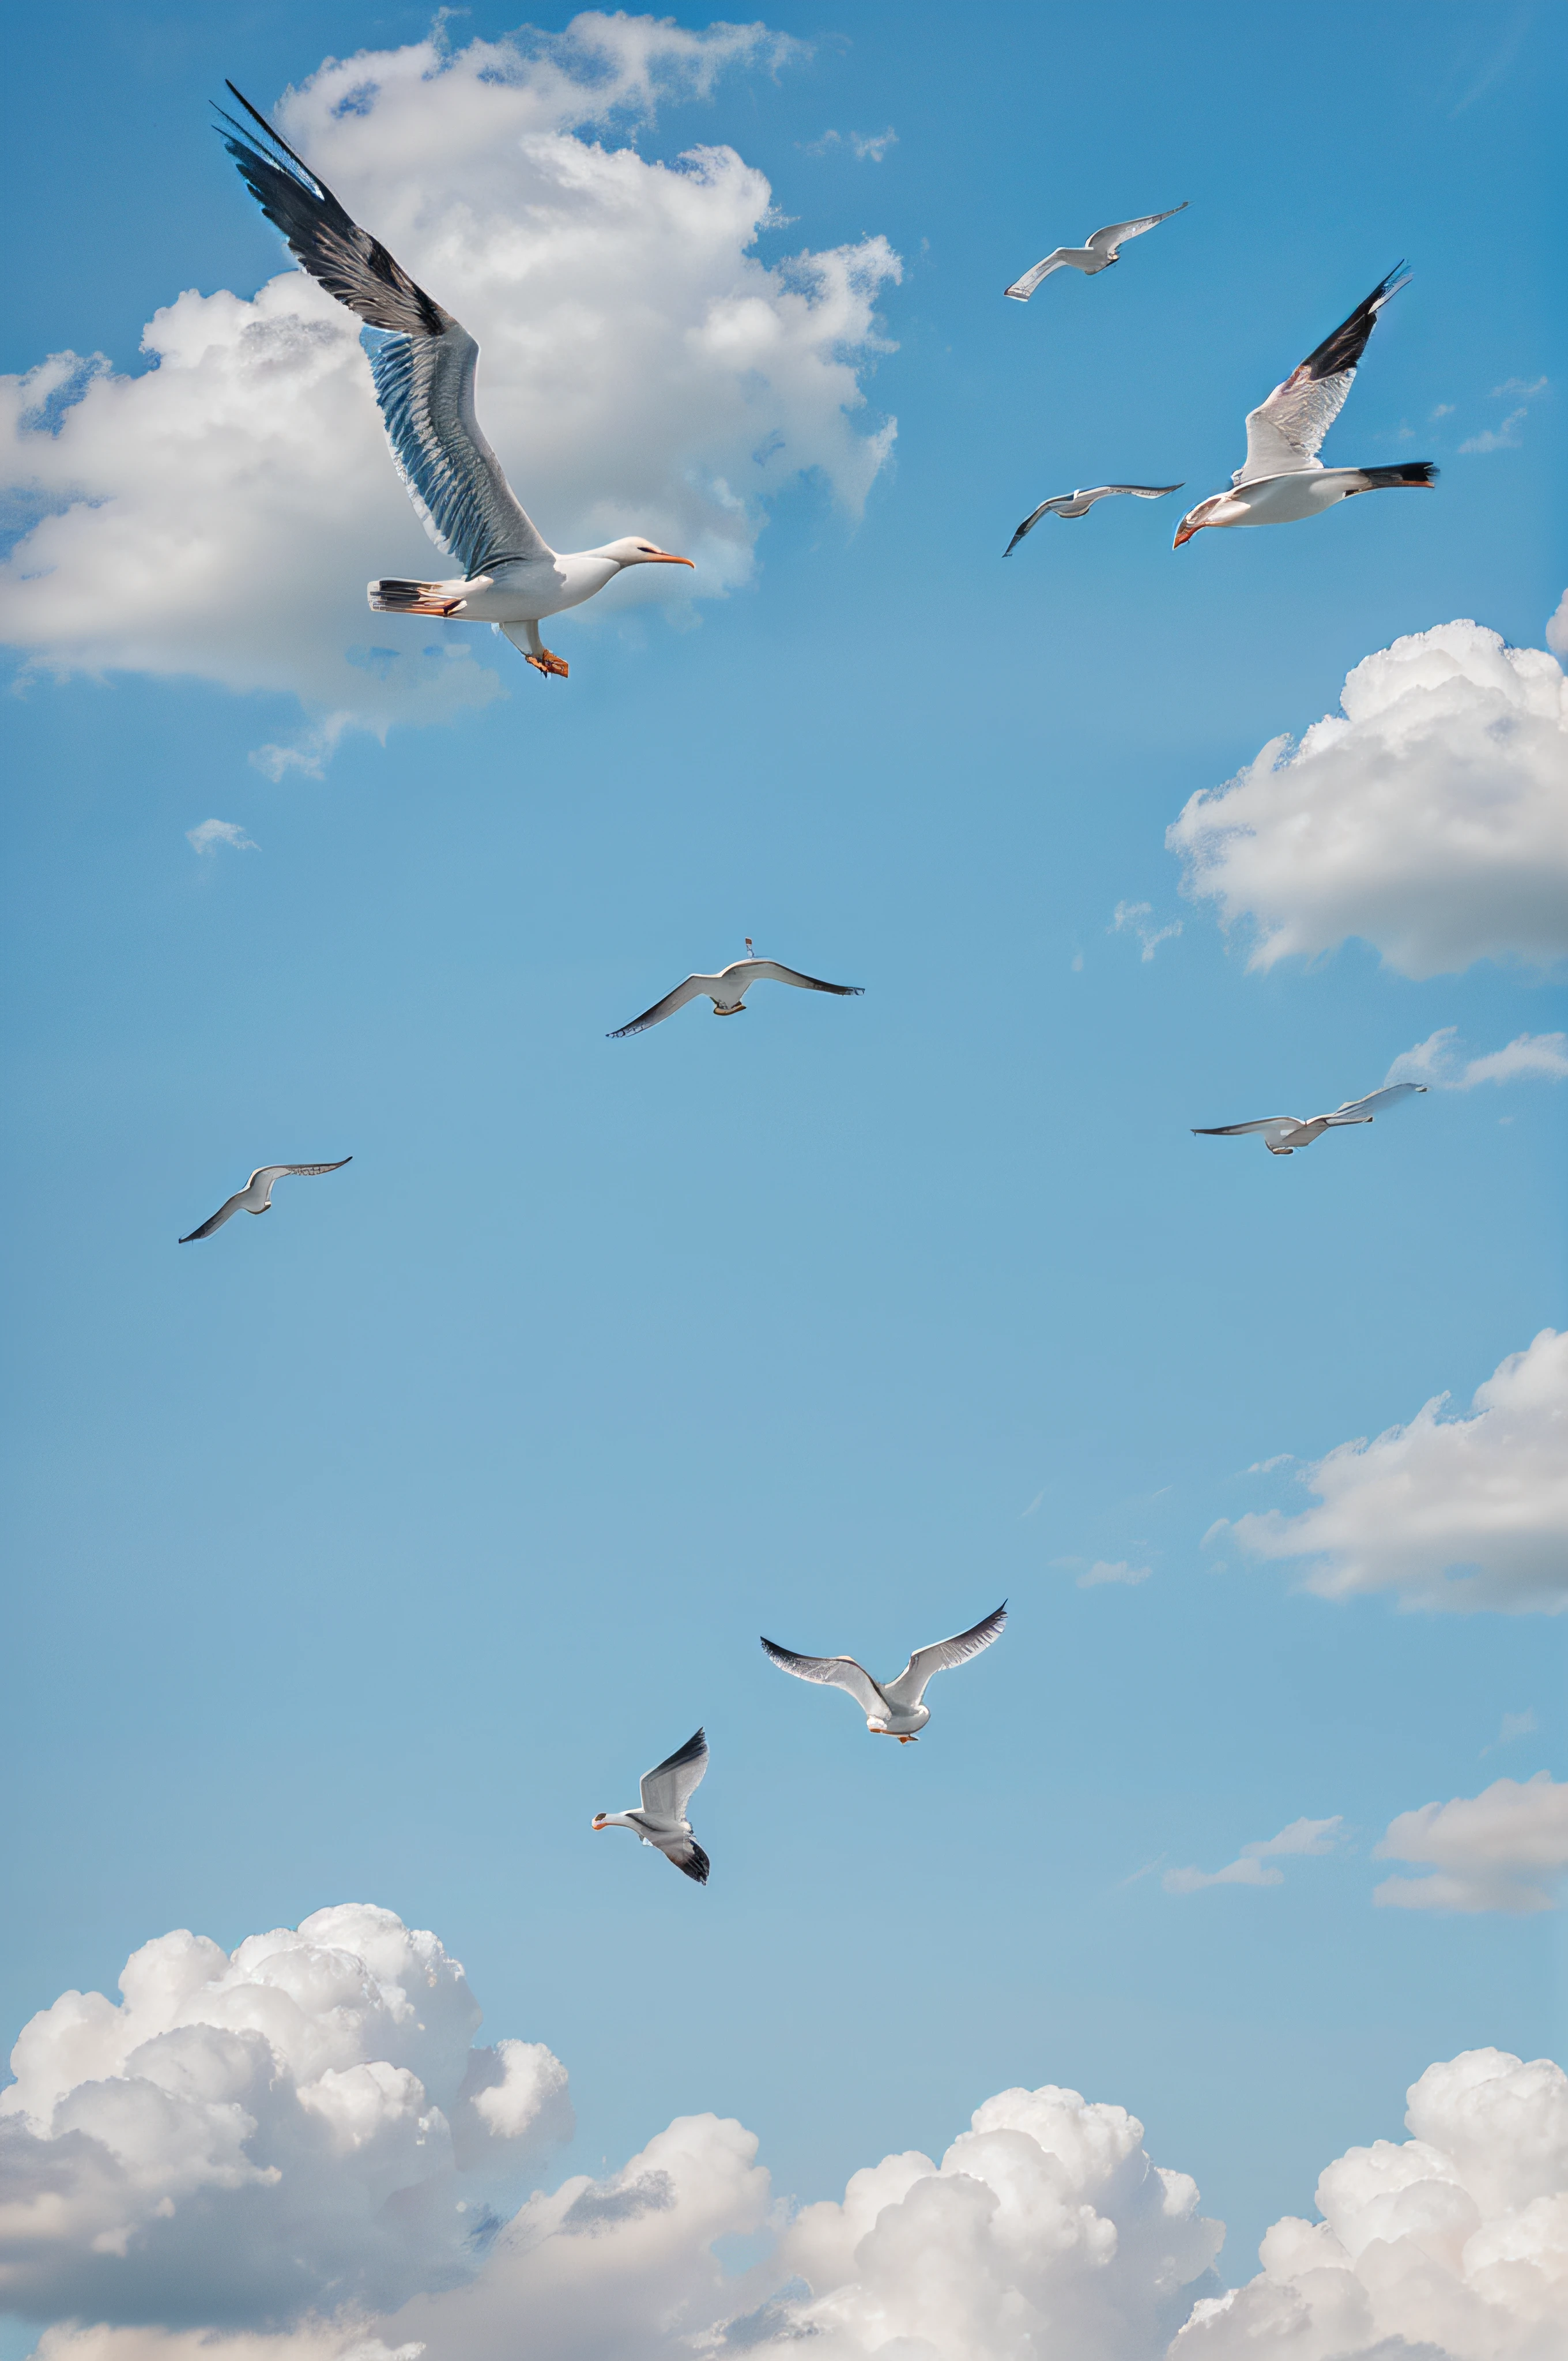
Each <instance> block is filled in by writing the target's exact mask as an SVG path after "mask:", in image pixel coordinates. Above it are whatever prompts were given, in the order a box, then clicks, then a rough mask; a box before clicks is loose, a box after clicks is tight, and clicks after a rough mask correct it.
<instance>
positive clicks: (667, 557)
mask: <svg viewBox="0 0 1568 2361" xmlns="http://www.w3.org/2000/svg"><path fill="white" fill-rule="evenodd" d="M642 562H643V564H644V565H645V566H690V567H691V569H692V572H693V573H694V574H695V573H696V558H695V557H676V556H675V555H674V554H673V552H672V551H670V550H667V549H662V550H661V551H660V552H659V555H658V556H657V557H645V558H644V559H643V561H642Z"/></svg>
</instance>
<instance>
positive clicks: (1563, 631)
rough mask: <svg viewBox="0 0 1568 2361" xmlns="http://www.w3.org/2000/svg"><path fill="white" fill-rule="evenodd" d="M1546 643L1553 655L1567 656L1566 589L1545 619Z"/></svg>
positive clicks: (1567, 613)
mask: <svg viewBox="0 0 1568 2361" xmlns="http://www.w3.org/2000/svg"><path fill="white" fill-rule="evenodd" d="M1546 644H1547V646H1548V647H1549V648H1550V649H1551V650H1552V653H1553V655H1559V656H1568V590H1564V592H1563V596H1562V598H1559V600H1558V601H1557V604H1556V606H1555V607H1554V608H1553V609H1552V612H1551V614H1550V615H1549V616H1548V617H1547V619H1546Z"/></svg>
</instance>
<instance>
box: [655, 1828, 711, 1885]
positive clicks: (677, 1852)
mask: <svg viewBox="0 0 1568 2361" xmlns="http://www.w3.org/2000/svg"><path fill="white" fill-rule="evenodd" d="M659 1850H660V1851H661V1852H662V1853H663V1856H664V1859H665V1860H666V1861H674V1864H675V1867H676V1868H677V1869H680V1870H684V1871H685V1874H686V1875H687V1876H688V1877H689V1878H691V1879H692V1880H693V1882H694V1883H696V1884H697V1885H706V1884H707V1872H708V1871H709V1870H710V1869H711V1868H712V1866H713V1864H712V1862H711V1861H709V1860H708V1857H707V1854H706V1853H705V1852H704V1850H703V1849H702V1847H701V1845H699V1844H698V1842H697V1840H696V1838H695V1837H682V1838H681V1839H680V1841H679V1842H678V1843H676V1844H667V1845H661V1846H660V1847H659Z"/></svg>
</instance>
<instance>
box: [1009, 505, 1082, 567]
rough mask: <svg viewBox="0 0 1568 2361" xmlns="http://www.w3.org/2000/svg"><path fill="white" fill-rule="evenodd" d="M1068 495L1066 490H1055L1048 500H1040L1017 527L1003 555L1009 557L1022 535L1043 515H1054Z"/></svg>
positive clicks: (1031, 531)
mask: <svg viewBox="0 0 1568 2361" xmlns="http://www.w3.org/2000/svg"><path fill="white" fill-rule="evenodd" d="M1068 498H1069V494H1068V493H1066V492H1057V493H1055V494H1054V495H1053V496H1052V498H1051V499H1050V500H1042V501H1041V502H1040V505H1039V507H1038V508H1037V509H1035V510H1033V511H1031V512H1030V514H1029V515H1028V516H1026V517H1025V519H1024V522H1023V523H1022V524H1021V525H1020V526H1019V527H1018V530H1017V532H1016V533H1014V536H1013V538H1012V540H1011V541H1010V542H1009V543H1008V544H1007V546H1006V548H1005V549H1004V550H1003V553H1002V555H1003V557H1011V556H1012V555H1013V553H1014V550H1015V549H1016V548H1017V546H1018V544H1019V543H1020V542H1021V541H1022V540H1023V538H1024V535H1025V533H1033V532H1034V530H1035V527H1036V525H1037V524H1038V523H1039V522H1040V519H1041V518H1042V517H1043V516H1055V515H1056V513H1057V511H1058V508H1059V506H1060V504H1061V502H1062V501H1063V500H1067V499H1068Z"/></svg>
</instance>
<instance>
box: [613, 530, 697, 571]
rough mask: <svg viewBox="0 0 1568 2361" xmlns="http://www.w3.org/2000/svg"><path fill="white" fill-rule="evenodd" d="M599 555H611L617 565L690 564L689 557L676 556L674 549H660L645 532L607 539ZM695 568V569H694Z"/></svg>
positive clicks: (691, 563) (691, 561) (691, 562)
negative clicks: (612, 539)
mask: <svg viewBox="0 0 1568 2361" xmlns="http://www.w3.org/2000/svg"><path fill="white" fill-rule="evenodd" d="M598 555H599V556H600V557H613V558H614V560H615V562H616V564H617V565H618V566H692V565H693V560H692V559H691V558H689V557H677V556H676V555H674V551H672V550H668V549H661V548H660V546H659V544H658V543H657V542H656V541H650V540H649V539H648V536H647V535H646V533H625V534H623V535H622V537H621V539H620V541H607V542H606V544H605V545H604V547H603V548H602V549H601V550H599V551H598ZM694 570H695V569H694Z"/></svg>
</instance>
